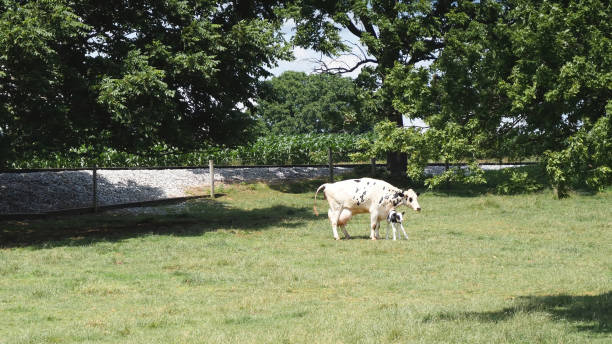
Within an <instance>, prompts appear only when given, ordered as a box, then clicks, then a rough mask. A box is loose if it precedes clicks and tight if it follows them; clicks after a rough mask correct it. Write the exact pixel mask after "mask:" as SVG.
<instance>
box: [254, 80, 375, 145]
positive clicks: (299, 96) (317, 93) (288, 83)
mask: <svg viewBox="0 0 612 344" xmlns="http://www.w3.org/2000/svg"><path fill="white" fill-rule="evenodd" d="M262 90H263V91H262V93H261V96H260V98H258V99H257V108H256V114H257V117H259V118H260V119H261V120H262V121H263V123H264V124H265V126H266V128H267V130H268V131H269V132H271V133H272V134H305V133H313V132H316V133H337V132H347V133H359V132H364V131H367V130H371V129H372V118H371V117H370V116H368V114H367V113H366V112H364V111H362V109H361V104H360V99H359V93H358V90H357V88H356V86H355V84H354V82H353V80H352V79H350V78H344V77H341V76H338V75H331V74H311V75H307V74H306V73H302V72H291V71H288V72H284V73H283V74H281V75H280V76H278V77H274V78H272V79H270V80H269V81H266V82H265V83H264V87H263V88H262Z"/></svg>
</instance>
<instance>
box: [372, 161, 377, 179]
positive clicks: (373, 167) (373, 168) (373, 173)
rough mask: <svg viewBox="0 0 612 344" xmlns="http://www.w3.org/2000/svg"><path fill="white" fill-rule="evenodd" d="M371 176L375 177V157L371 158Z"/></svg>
mask: <svg viewBox="0 0 612 344" xmlns="http://www.w3.org/2000/svg"><path fill="white" fill-rule="evenodd" d="M371 162H372V173H371V174H372V177H376V158H375V157H374V158H372V160H371Z"/></svg>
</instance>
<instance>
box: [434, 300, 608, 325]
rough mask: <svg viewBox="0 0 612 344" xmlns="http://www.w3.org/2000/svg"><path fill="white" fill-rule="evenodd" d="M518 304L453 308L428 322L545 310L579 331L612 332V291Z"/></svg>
mask: <svg viewBox="0 0 612 344" xmlns="http://www.w3.org/2000/svg"><path fill="white" fill-rule="evenodd" d="M515 303H516V305H514V306H512V307H508V308H504V309H502V310H499V311H492V312H452V313H441V314H434V315H428V316H426V317H425V318H424V319H423V321H424V322H435V321H457V320H471V321H477V322H500V321H505V320H508V319H510V318H512V317H514V316H515V315H516V314H519V313H534V312H544V313H548V314H550V315H551V316H552V318H553V319H555V320H556V321H563V320H565V321H568V322H571V323H575V324H574V325H575V328H576V329H577V330H578V331H588V332H593V333H612V291H608V292H606V293H603V294H600V295H548V296H524V297H520V298H518V299H517V300H516V301H515Z"/></svg>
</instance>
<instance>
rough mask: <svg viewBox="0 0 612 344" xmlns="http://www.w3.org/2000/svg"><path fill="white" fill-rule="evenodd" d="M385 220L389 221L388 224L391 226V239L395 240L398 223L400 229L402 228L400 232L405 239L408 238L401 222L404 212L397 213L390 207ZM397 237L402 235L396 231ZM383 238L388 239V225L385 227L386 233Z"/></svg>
mask: <svg viewBox="0 0 612 344" xmlns="http://www.w3.org/2000/svg"><path fill="white" fill-rule="evenodd" d="M387 222H389V226H390V227H391V228H393V240H395V232H396V231H397V228H396V227H397V226H398V225H399V227H400V229H401V230H402V233H404V237H405V238H406V240H408V234H406V231H405V230H404V226H403V225H402V222H404V213H403V212H402V213H398V212H397V211H396V210H395V209H391V211H390V212H389V215H388V216H387ZM398 236H399V238H400V239H401V238H402V236H401V235H400V234H399V233H398ZM385 239H387V240H388V239H389V227H387V233H385Z"/></svg>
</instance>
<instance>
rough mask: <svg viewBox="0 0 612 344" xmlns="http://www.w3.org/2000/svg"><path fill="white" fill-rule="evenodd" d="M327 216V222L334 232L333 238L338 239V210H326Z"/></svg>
mask: <svg viewBox="0 0 612 344" xmlns="http://www.w3.org/2000/svg"><path fill="white" fill-rule="evenodd" d="M327 217H329V222H331V226H332V233H333V234H334V239H336V240H340V236H339V235H338V229H337V228H338V218H339V217H340V211H334V210H332V209H331V208H329V210H328V211H327Z"/></svg>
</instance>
